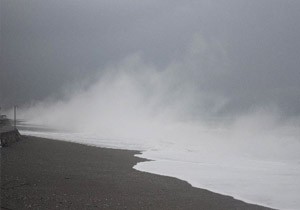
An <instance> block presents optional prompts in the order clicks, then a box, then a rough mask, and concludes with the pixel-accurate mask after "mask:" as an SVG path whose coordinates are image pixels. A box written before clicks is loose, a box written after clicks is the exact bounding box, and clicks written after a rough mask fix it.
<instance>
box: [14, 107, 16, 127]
mask: <svg viewBox="0 0 300 210" xmlns="http://www.w3.org/2000/svg"><path fill="white" fill-rule="evenodd" d="M14 127H15V130H17V106H14Z"/></svg>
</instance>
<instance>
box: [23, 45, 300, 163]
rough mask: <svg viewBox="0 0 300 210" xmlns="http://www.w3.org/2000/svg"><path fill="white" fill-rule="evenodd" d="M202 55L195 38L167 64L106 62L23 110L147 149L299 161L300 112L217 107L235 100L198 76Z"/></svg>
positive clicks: (58, 125)
mask: <svg viewBox="0 0 300 210" xmlns="http://www.w3.org/2000/svg"><path fill="white" fill-rule="evenodd" d="M199 47H201V46H199ZM195 51H196V52H197V53H199V52H200V58H199V57H197V56H196V55H195ZM199 59H200V61H201V50H200V49H197V50H196V49H195V44H194V45H193V49H190V48H188V50H187V55H186V57H184V58H183V59H182V60H180V61H179V60H177V61H174V62H172V63H171V64H170V65H168V66H167V67H166V68H165V69H157V68H156V67H154V66H153V65H150V64H146V63H145V61H144V60H143V58H142V56H141V55H139V54H133V55H130V56H128V57H127V58H125V59H124V60H121V61H120V62H119V63H117V64H115V65H112V66H109V67H107V69H105V71H104V72H106V73H105V74H101V75H99V76H98V79H96V80H97V82H95V83H93V84H92V85H91V86H89V87H88V88H83V87H85V85H84V84H78V85H73V86H71V88H66V89H65V91H64V93H65V97H64V99H62V100H57V99H56V98H54V99H53V98H48V100H45V101H42V102H37V103H35V104H31V105H30V106H29V107H23V108H21V109H20V110H19V113H20V115H19V117H21V119H25V120H26V121H27V122H28V123H32V124H36V125H43V126H46V127H50V128H55V129H59V130H64V131H68V132H76V133H86V134H96V136H97V137H98V138H100V139H118V140H120V141H121V142H123V143H125V144H128V145H144V146H145V148H152V149H153V148H161V147H165V146H166V145H167V146H170V147H173V148H174V149H176V148H177V149H178V148H185V149H186V150H199V149H201V150H202V149H205V150H206V152H211V153H214V154H215V155H217V156H220V157H222V156H224V157H228V156H236V155H239V156H242V157H251V158H258V159H265V160H273V161H274V159H275V160H280V161H283V160H293V161H298V160H299V158H300V154H299V149H300V130H299V126H300V121H299V118H298V117H290V118H286V117H283V116H282V114H281V112H280V110H279V108H278V107H276V105H274V104H268V105H264V106H256V107H253V109H252V110H251V111H248V112H246V113H243V114H239V115H222V114H219V112H220V111H221V110H222V109H224V107H226V105H227V103H228V102H229V101H230V99H228V98H226V97H224V96H223V95H221V94H220V93H218V92H210V91H207V90H203V91H200V90H201V89H199V88H198V87H197V82H199V80H197V82H194V81H193V76H194V73H195V72H194V66H195V65H197V64H198V62H199ZM182 69H184V71H182ZM224 71H226V70H224ZM197 73H199V72H197Z"/></svg>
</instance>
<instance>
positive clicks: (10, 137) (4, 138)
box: [0, 129, 21, 147]
mask: <svg viewBox="0 0 300 210" xmlns="http://www.w3.org/2000/svg"><path fill="white" fill-rule="evenodd" d="M19 140H21V135H20V133H19V131H18V130H17V129H12V130H9V131H5V132H0V141H1V146H2V147H6V146H9V145H11V144H12V143H14V142H17V141H19Z"/></svg>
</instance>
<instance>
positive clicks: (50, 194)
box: [1, 137, 267, 210]
mask: <svg viewBox="0 0 300 210" xmlns="http://www.w3.org/2000/svg"><path fill="white" fill-rule="evenodd" d="M136 153H138V152H137V151H127V150H115V149H103V148H97V147H91V146H85V145H80V144H76V143H69V142H63V141H55V140H47V139H42V138H36V137H23V140H22V141H20V142H18V143H15V144H13V145H11V146H10V147H7V148H1V208H2V209H26V208H31V209H205V210H208V209H243V210H244V209H267V208H264V207H260V206H257V205H251V204H247V203H244V202H242V201H238V200H235V199H233V198H232V197H230V196H224V195H220V194H216V193H212V192H210V191H207V190H203V189H197V188H193V187H191V185H190V184H188V183H187V182H184V181H181V180H178V179H175V178H170V177H165V176H159V175H153V174H149V173H144V172H139V171H136V170H134V169H133V168H132V167H133V166H134V165H135V164H136V163H137V162H139V161H143V159H140V158H137V157H134V154H136Z"/></svg>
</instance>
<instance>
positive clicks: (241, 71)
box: [0, 0, 300, 116]
mask: <svg viewBox="0 0 300 210" xmlns="http://www.w3.org/2000/svg"><path fill="white" fill-rule="evenodd" d="M0 6H1V13H0V14H1V42H0V43H1V68H0V106H4V107H9V106H12V105H13V104H19V105H23V104H26V103H30V102H31V101H34V100H42V99H45V98H47V97H49V96H59V95H60V92H61V90H62V89H63V87H65V86H66V85H68V84H72V83H76V82H77V81H79V80H82V79H83V78H85V79H90V80H91V81H93V78H94V76H95V75H99V72H100V73H101V71H104V70H103V69H105V67H106V66H108V65H112V64H114V63H117V62H119V61H120V60H122V59H124V58H125V57H126V56H128V55H131V54H133V53H140V54H141V57H142V58H143V60H144V62H145V63H148V64H149V65H153V66H155V67H156V69H158V71H164V70H165V69H166V68H167V66H169V65H170V64H172V63H174V62H177V61H178V60H180V61H181V63H188V64H189V67H188V69H186V66H185V65H182V69H181V71H182V74H185V77H184V78H182V77H181V76H178V78H175V80H178V81H181V80H182V82H183V83H188V84H190V85H191V86H192V87H193V88H194V90H195V93H197V90H199V91H201V92H207V93H208V95H210V96H214V95H218V96H220V97H224V98H226V99H227V103H226V105H224V106H223V107H222V109H220V110H218V112H217V113H214V114H216V115H227V114H235V113H243V112H247V111H249V110H251V109H253V108H257V107H264V106H270V105H274V106H277V107H278V109H279V110H280V112H281V113H282V114H283V116H299V115H300V22H299V20H300V12H299V11H300V1H298V0H294V1H293V0H287V1H283V0H260V1H258V0H257V1H256V0H255V1H249V0H244V1H243V0H198V1H192V0H190V1H176V0H174V1H171V0H170V1H168V0H164V1H162V0H157V1H156V0H151V1H147V0H144V1H138V0H136V1H134V0H120V1H111V0H107V1H106V0H105V1H96V0H86V1H79V0H72V1H71V0H64V1H61V0H51V1H40V0H26V1H21V0H18V1H16V0H1V3H0ZM199 45H200V47H199ZM195 46H196V47H195ZM197 50H198V51H197ZM199 50H200V52H199ZM194 51H197V52H196V53H195V52H194ZM197 56H198V57H197ZM182 60H184V61H182ZM187 60H192V62H188V61H187ZM141 71H142V70H141ZM195 98H196V100H195V102H196V103H195V105H194V106H191V110H192V112H195V113H196V112H197V94H195ZM199 100H200V99H199ZM207 106H208V107H209V106H210V104H209V100H208V102H207Z"/></svg>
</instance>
